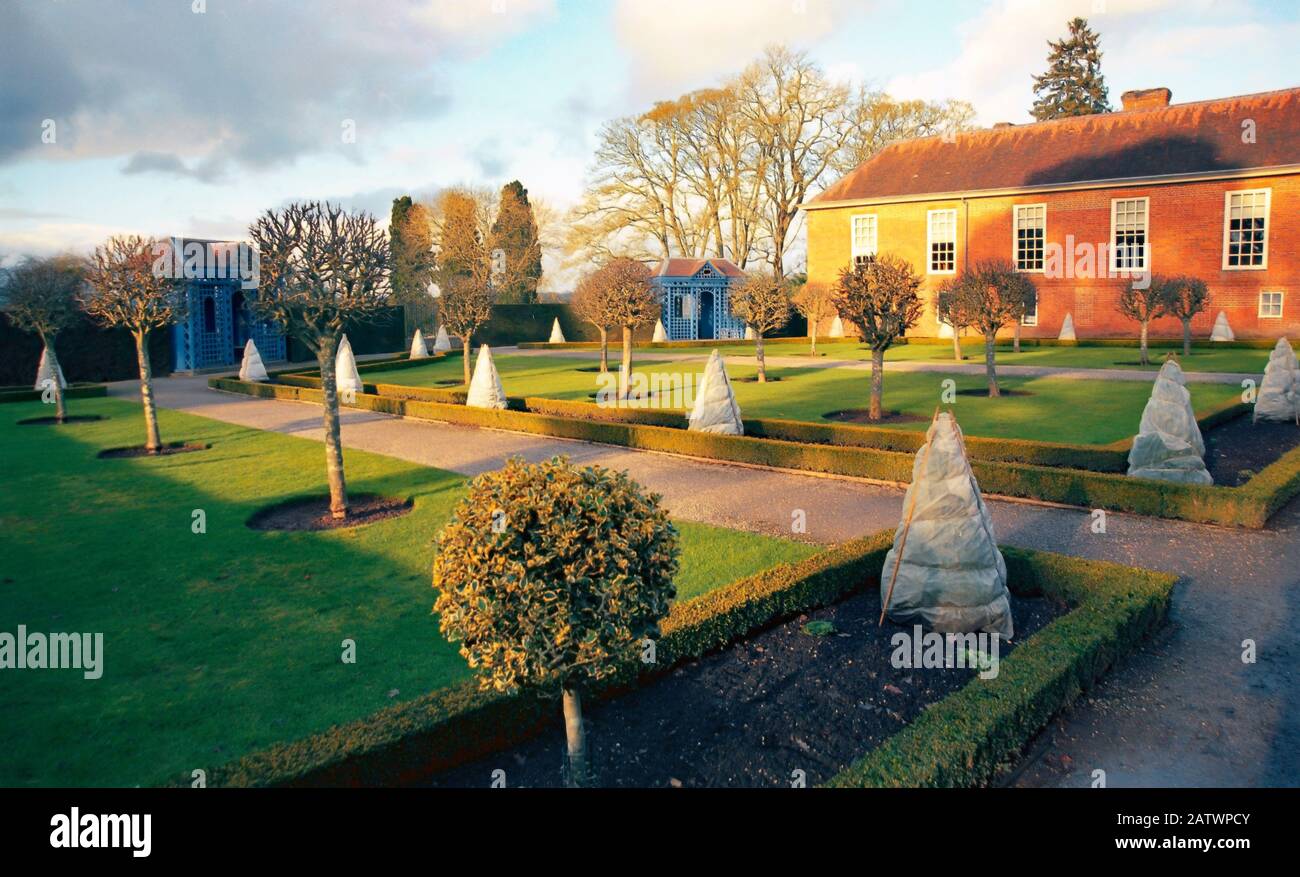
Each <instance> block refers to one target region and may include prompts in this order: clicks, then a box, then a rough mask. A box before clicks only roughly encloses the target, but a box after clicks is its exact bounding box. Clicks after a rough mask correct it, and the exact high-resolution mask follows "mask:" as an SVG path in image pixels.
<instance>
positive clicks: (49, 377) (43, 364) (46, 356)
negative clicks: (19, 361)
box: [33, 348, 68, 390]
mask: <svg viewBox="0 0 1300 877" xmlns="http://www.w3.org/2000/svg"><path fill="white" fill-rule="evenodd" d="M58 371H59V386H60V387H62V388H63V389H65V390H66V389H67V388H68V381H67V378H65V377H63V366H59V369H58ZM53 380H54V373H53V372H52V371H50V351H49V350H47V349H45V348H42V349H41V361H40V363H38V364H37V366H36V386H35V387H33V389H36V390H43V389H45V382H46V381H51V382H53Z"/></svg>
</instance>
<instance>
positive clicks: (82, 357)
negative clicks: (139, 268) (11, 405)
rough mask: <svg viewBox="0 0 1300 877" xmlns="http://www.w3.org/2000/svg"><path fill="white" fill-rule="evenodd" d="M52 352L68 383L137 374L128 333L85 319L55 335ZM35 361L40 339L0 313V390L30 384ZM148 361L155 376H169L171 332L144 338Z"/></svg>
mask: <svg viewBox="0 0 1300 877" xmlns="http://www.w3.org/2000/svg"><path fill="white" fill-rule="evenodd" d="M54 350H55V353H57V354H58V355H59V364H60V365H61V366H62V367H63V374H64V377H66V378H67V379H68V382H69V383H83V382H86V383H102V382H104V381H126V380H131V379H133V378H137V377H139V376H140V369H139V367H138V366H137V364H136V359H135V342H134V341H132V340H131V335H130V333H129V332H127V331H126V330H124V329H104V328H102V327H100V326H98V325H96V324H95V323H94V322H92V321H91V320H90V319H89V318H86V317H83V318H82V319H81V320H79V321H78V322H76V323H74V324H73V325H71V326H69V327H68V328H67V329H64V330H63V331H62V332H60V333H59V338H58V341H56V342H55V345H54ZM40 360H41V342H40V339H38V338H37V337H36V336H35V335H33V334H32V333H30V332H24V331H22V330H21V329H17V328H15V327H14V326H13V325H12V324H11V323H10V322H9V319H8V317H6V316H4V315H3V314H0V386H4V387H23V386H27V387H30V386H32V385H33V384H34V383H35V382H36V367H37V365H38V364H39V363H40ZM149 360H150V362H151V363H152V365H153V373H154V375H155V376H158V375H167V374H171V371H172V363H173V362H174V361H175V358H174V356H173V354H172V333H171V331H170V330H166V331H162V332H154V333H152V334H151V335H150V336H149Z"/></svg>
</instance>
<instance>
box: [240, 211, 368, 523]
mask: <svg viewBox="0 0 1300 877" xmlns="http://www.w3.org/2000/svg"><path fill="white" fill-rule="evenodd" d="M249 236H250V237H251V238H252V239H253V242H254V244H256V246H257V248H258V251H259V257H260V259H261V275H260V281H259V285H258V291H257V296H256V297H255V298H254V299H253V300H252V302H251V304H252V307H253V309H254V311H255V312H256V313H257V314H258V315H259V316H260V317H261V318H262V319H265V320H267V321H269V322H271V323H273V324H274V325H276V326H277V327H279V328H280V329H282V330H284V331H286V332H289V333H291V334H293V335H294V336H295V337H297V338H298V339H300V340H301V341H302V342H303V343H304V344H306V345H307V346H308V347H309V348H310V349H311V350H312V351H313V352H314V353H315V354H316V362H317V364H318V365H319V367H320V375H321V388H322V390H323V391H324V395H325V405H324V408H325V413H324V423H325V468H326V473H327V476H328V479H329V489H330V514H331V515H332V516H333V517H334V518H336V519H342V518H346V517H347V516H348V497H347V481H346V479H345V477H344V472H343V441H342V436H341V433H340V429H339V397H338V385H337V381H336V374H335V368H334V363H335V357H336V356H337V355H338V346H339V341H340V339H341V337H342V335H343V332H344V329H345V328H346V327H347V326H348V325H349V324H351V323H354V322H357V321H364V320H367V319H373V318H374V317H375V316H377V315H378V314H379V313H380V311H381V309H382V308H383V307H384V306H385V305H387V304H388V302H389V296H390V293H391V289H390V279H391V277H392V253H391V250H390V249H389V241H388V235H387V234H386V233H385V232H384V231H383V230H382V229H380V227H379V225H378V224H377V223H376V222H375V218H374V217H373V216H371V215H370V214H369V213H364V212H361V213H348V212H346V211H344V210H343V208H342V207H339V206H337V205H334V204H328V203H322V202H319V201H312V202H304V203H295V204H290V205H289V206H288V207H285V208H284V209H282V210H268V211H267V212H266V213H264V214H263V215H262V216H261V217H259V218H258V220H257V221H256V222H255V223H254V224H253V225H252V227H251V228H250V229H249Z"/></svg>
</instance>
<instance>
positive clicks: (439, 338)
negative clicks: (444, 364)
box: [433, 325, 451, 353]
mask: <svg viewBox="0 0 1300 877" xmlns="http://www.w3.org/2000/svg"><path fill="white" fill-rule="evenodd" d="M448 350H451V339H450V338H448V337H447V327H446V326H442V325H439V326H438V334H437V335H435V336H434V337H433V352H434V353H446V352H447V351H448Z"/></svg>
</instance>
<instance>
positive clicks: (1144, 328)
mask: <svg viewBox="0 0 1300 877" xmlns="http://www.w3.org/2000/svg"><path fill="white" fill-rule="evenodd" d="M1139 347H1140V349H1141V351H1142V355H1141V356H1140V357H1139V359H1140V360H1141V362H1142V364H1143V365H1150V364H1151V361H1150V360H1149V359H1148V358H1147V321H1146V320H1143V321H1142V340H1141V343H1140V344H1139Z"/></svg>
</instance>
